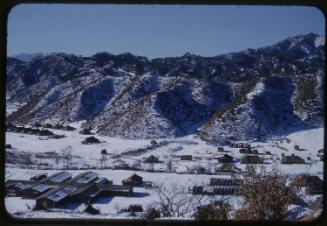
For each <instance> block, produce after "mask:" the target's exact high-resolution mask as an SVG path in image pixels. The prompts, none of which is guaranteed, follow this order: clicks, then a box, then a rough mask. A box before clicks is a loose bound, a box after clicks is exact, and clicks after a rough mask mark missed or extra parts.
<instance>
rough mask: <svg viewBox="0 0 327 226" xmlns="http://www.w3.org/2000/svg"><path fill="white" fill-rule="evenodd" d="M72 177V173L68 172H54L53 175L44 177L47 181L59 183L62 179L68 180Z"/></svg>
mask: <svg viewBox="0 0 327 226" xmlns="http://www.w3.org/2000/svg"><path fill="white" fill-rule="evenodd" d="M71 178H72V175H71V174H70V173H68V172H65V171H64V172H59V173H55V174H53V175H51V176H50V177H48V178H47V179H46V181H47V183H49V182H50V183H51V182H52V183H59V182H64V181H68V180H69V179H71Z"/></svg>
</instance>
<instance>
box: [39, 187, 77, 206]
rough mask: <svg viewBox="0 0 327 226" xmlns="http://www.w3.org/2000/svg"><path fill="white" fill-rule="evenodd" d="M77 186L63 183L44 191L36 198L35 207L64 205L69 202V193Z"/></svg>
mask: <svg viewBox="0 0 327 226" xmlns="http://www.w3.org/2000/svg"><path fill="white" fill-rule="evenodd" d="M76 190H77V188H76V187H74V186H72V185H64V186H60V187H57V188H54V189H51V190H50V191H48V192H46V193H44V194H43V195H41V196H39V197H37V198H36V208H37V209H48V208H57V207H61V206H65V205H66V204H68V202H69V195H70V194H71V193H73V192H74V191H76Z"/></svg>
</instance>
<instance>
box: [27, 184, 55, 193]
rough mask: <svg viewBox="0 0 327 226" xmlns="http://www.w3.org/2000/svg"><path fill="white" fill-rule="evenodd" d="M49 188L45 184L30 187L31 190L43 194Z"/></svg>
mask: <svg viewBox="0 0 327 226" xmlns="http://www.w3.org/2000/svg"><path fill="white" fill-rule="evenodd" d="M50 188H51V187H50V186H48V185H46V184H37V185H34V186H33V187H31V189H32V190H35V191H38V192H45V191H47V190H49V189H50Z"/></svg>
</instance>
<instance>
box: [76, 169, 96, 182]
mask: <svg viewBox="0 0 327 226" xmlns="http://www.w3.org/2000/svg"><path fill="white" fill-rule="evenodd" d="M96 178H98V174H97V173H96V172H92V171H90V172H86V173H85V174H84V175H83V176H82V177H81V178H79V179H78V180H76V181H75V182H76V183H79V184H86V183H89V182H91V181H93V180H95V179H96Z"/></svg>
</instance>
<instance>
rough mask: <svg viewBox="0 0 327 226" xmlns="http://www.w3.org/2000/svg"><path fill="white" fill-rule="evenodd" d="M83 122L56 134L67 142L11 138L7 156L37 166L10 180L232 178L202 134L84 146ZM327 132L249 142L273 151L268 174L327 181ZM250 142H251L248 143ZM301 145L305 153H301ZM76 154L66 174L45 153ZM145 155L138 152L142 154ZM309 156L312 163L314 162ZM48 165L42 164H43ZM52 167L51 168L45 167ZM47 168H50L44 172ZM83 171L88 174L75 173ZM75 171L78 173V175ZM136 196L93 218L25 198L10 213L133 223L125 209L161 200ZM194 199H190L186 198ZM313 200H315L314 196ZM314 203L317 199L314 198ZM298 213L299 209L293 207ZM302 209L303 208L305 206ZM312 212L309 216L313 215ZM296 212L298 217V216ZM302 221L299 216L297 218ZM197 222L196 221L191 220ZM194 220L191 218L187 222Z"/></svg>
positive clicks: (18, 170)
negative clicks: (295, 159) (58, 175)
mask: <svg viewBox="0 0 327 226" xmlns="http://www.w3.org/2000/svg"><path fill="white" fill-rule="evenodd" d="M80 125H81V122H79V123H74V124H71V126H74V127H75V128H78V129H77V130H76V131H72V132H70V131H63V130H55V129H51V130H52V131H53V132H54V133H56V134H64V135H66V137H64V138H61V139H44V138H41V137H39V136H36V135H28V134H22V133H12V132H7V133H6V144H11V145H12V149H7V150H6V152H7V153H11V154H14V155H15V154H22V153H23V154H24V155H29V156H32V157H31V158H32V162H33V164H32V165H26V164H25V165H24V164H18V163H17V164H16V163H15V162H12V161H11V162H10V163H8V162H7V163H6V179H27V178H30V177H31V176H33V175H36V174H39V173H41V172H42V173H43V172H46V173H48V175H50V174H53V173H55V172H57V171H58V170H63V169H64V170H66V171H69V172H71V173H72V174H73V175H77V174H78V173H80V172H82V171H83V170H84V171H85V170H92V171H95V172H97V173H98V174H99V176H104V177H106V178H108V179H109V180H112V181H113V184H121V181H122V180H123V179H126V178H127V177H129V176H131V175H132V174H133V173H137V174H138V175H140V176H142V177H143V180H144V181H152V182H153V184H154V185H156V186H160V185H164V186H166V187H167V188H168V189H169V187H173V186H177V187H191V186H194V185H200V184H208V183H209V180H210V178H212V177H230V175H222V174H219V175H218V174H216V173H215V169H216V168H217V167H219V166H220V164H219V163H218V161H217V160H216V159H215V158H216V157H219V156H222V155H223V154H224V153H219V152H218V151H217V146H214V145H210V144H207V143H205V142H204V141H202V140H201V139H200V138H198V137H197V136H196V135H190V136H186V137H182V138H177V139H161V140H160V139H158V140H156V141H157V143H158V144H159V145H157V146H153V145H151V140H125V139H120V138H110V137H103V136H98V135H92V136H95V137H97V138H98V139H99V140H100V141H102V142H101V143H100V144H89V145H84V144H81V141H83V140H84V139H85V138H86V137H88V136H90V135H81V134H79V132H78V131H79V128H80ZM323 133H324V129H323V128H317V129H312V130H306V131H300V132H296V133H292V134H290V135H288V136H285V137H276V138H273V139H271V140H269V141H266V142H248V143H251V146H252V147H255V149H257V150H258V151H259V154H261V153H262V154H263V153H265V152H266V151H270V152H271V154H272V155H261V156H262V157H263V158H264V161H265V164H264V166H265V167H266V169H267V170H271V169H272V168H273V167H277V168H278V169H279V170H280V171H281V172H282V173H284V174H287V175H289V176H291V177H293V176H296V175H298V174H301V173H309V174H311V175H318V176H319V177H320V178H323V162H322V161H320V159H319V157H318V156H317V153H318V150H319V149H322V148H323ZM245 142H246V141H245ZM295 145H298V146H299V149H300V150H296V149H295ZM64 149H66V150H70V151H71V154H72V155H73V159H72V162H71V164H70V167H71V169H65V163H64V162H59V163H58V164H57V163H56V162H55V159H51V158H42V157H40V156H42V155H40V154H43V153H46V152H55V153H58V154H61V153H62V152H63V151H62V150H64ZM102 149H106V150H107V153H108V155H107V159H106V161H105V163H103V162H102V164H101V160H100V159H101V150H102ZM139 149H142V150H143V151H141V152H138V151H137V150H139ZM224 149H225V151H227V154H229V155H232V156H233V157H234V159H236V161H235V163H234V164H235V166H236V167H238V168H240V169H242V170H244V168H245V165H244V164H241V163H240V161H239V159H240V158H241V157H242V154H240V153H239V148H231V147H228V146H224ZM282 153H284V154H285V155H291V154H292V153H294V154H296V155H299V156H301V157H302V158H303V159H305V161H306V164H294V165H283V164H280V161H279V160H278V158H279V159H280V158H281V155H282ZM188 154H189V155H192V156H193V160H192V161H186V160H180V157H179V156H180V155H188ZM150 155H154V156H156V157H157V158H158V159H159V160H160V161H161V163H156V164H152V165H151V166H149V165H148V164H146V163H143V162H144V159H145V158H147V157H149V156H150ZM308 157H310V158H311V160H308ZM168 161H171V163H172V173H169V171H168V169H167V162H168ZM40 163H42V164H43V165H42V164H40ZM45 163H46V164H45ZM122 165H125V166H126V165H127V166H128V167H131V168H133V169H134V170H130V169H129V170H128V169H124V170H117V168H118V167H119V166H122ZM43 166H45V168H42V167H43ZM199 166H202V167H203V168H205V169H207V170H208V171H211V173H212V174H213V175H205V174H194V173H193V172H194V171H193V169H195V168H197V167H199ZM149 167H152V168H153V169H154V171H155V172H146V171H144V169H148V168H149ZM78 168H83V170H75V169H78ZM73 169H74V170H73ZM134 192H135V195H134V196H133V197H111V198H107V199H100V200H98V201H97V202H96V203H95V204H94V205H93V206H94V207H95V208H97V209H99V210H100V212H101V214H100V215H96V216H93V215H89V214H85V213H84V212H83V209H84V208H85V206H84V204H80V205H74V206H71V207H70V208H68V209H65V210H62V209H57V210H52V211H50V212H49V211H32V208H33V206H34V205H35V200H28V199H21V198H19V197H9V198H6V200H5V205H6V209H7V211H8V212H9V213H10V214H12V215H13V216H15V217H24V218H26V217H27V218H58V217H60V218H92V217H95V218H130V216H129V215H128V213H126V212H121V211H120V210H121V209H124V208H127V207H128V206H129V205H130V204H142V206H143V208H144V209H147V208H149V207H151V206H152V205H153V203H154V202H155V201H156V200H157V199H158V197H157V194H156V192H155V191H154V190H153V189H145V188H141V187H140V188H134ZM185 195H189V194H185ZM216 198H217V199H220V198H224V199H228V201H229V202H230V203H231V204H232V205H233V208H234V209H237V208H238V207H239V206H240V205H241V203H242V199H241V198H240V197H235V196H230V197H219V196H217V197H216ZM308 198H310V197H308ZM311 198H312V197H311ZM290 208H291V209H290V210H292V208H294V211H295V210H296V208H297V209H298V208H299V206H295V205H294V206H292V207H290ZM301 208H302V207H301ZM305 211H307V212H308V211H309V210H307V209H305V208H302V209H299V211H297V212H296V214H300V212H301V213H302V214H303V212H305ZM307 212H306V213H307ZM296 214H295V213H294V215H296ZM296 216H297V215H296ZM189 217H191V216H189ZM186 218H188V217H186Z"/></svg>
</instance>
